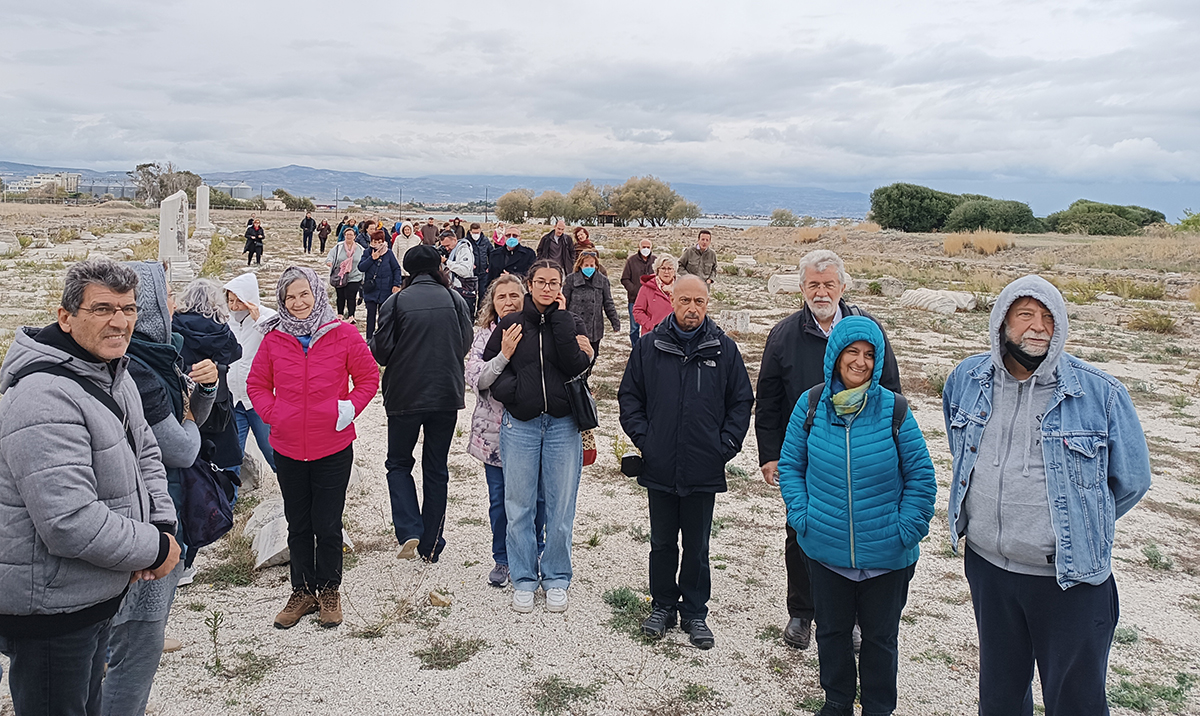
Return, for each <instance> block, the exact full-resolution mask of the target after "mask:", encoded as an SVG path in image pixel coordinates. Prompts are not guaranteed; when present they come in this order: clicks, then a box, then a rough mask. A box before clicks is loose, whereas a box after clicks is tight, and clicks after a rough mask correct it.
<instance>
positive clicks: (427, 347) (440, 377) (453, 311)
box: [371, 274, 474, 415]
mask: <svg viewBox="0 0 1200 716" xmlns="http://www.w3.org/2000/svg"><path fill="white" fill-rule="evenodd" d="M471 312H472V309H471V308H468V307H467V303H466V301H464V300H463V299H462V296H459V295H458V294H457V293H455V292H454V291H451V290H450V289H448V288H446V287H445V286H443V285H442V284H440V283H438V282H437V280H436V279H434V278H433V277H432V276H430V275H428V274H420V275H418V276H417V277H416V278H414V279H413V280H412V283H411V284H409V286H408V288H406V289H404V290H403V291H401V292H400V293H394V294H392V295H391V296H390V297H389V298H388V299H387V300H386V301H384V302H383V305H382V306H381V307H380V308H379V329H378V330H376V331H375V336H374V337H373V338H371V354H372V355H374V356H375V361H376V362H377V363H379V364H380V365H383V366H387V370H386V371H384V373H383V407H384V410H386V411H387V414H388V415H406V414H409V413H425V412H442V411H451V410H461V409H462V408H463V405H464V403H463V392H464V390H465V387H466V382H465V380H464V379H463V360H464V359H465V358H466V357H467V352H468V351H469V350H471V341H472V339H473V338H474V333H473V331H472V328H471Z"/></svg>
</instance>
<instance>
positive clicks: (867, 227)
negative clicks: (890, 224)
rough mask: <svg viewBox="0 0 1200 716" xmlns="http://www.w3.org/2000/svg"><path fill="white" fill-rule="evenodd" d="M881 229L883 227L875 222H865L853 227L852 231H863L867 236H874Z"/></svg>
mask: <svg viewBox="0 0 1200 716" xmlns="http://www.w3.org/2000/svg"><path fill="white" fill-rule="evenodd" d="M881 228H882V227H881V226H880V225H879V224H876V223H875V222H874V221H864V222H862V223H859V224H855V225H854V226H851V227H850V230H851V231H861V232H863V233H865V234H874V233H876V232H878V231H879V230H880V229H881Z"/></svg>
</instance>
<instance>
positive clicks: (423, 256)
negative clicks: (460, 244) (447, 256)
mask: <svg viewBox="0 0 1200 716" xmlns="http://www.w3.org/2000/svg"><path fill="white" fill-rule="evenodd" d="M441 267H442V255H441V254H440V253H438V250H437V247H436V246H430V245H428V244H418V245H417V246H414V247H412V248H411V249H409V250H408V251H406V252H404V270H405V271H407V272H408V273H409V275H411V276H416V275H417V274H419V273H430V272H432V271H436V270H438V269H440V268H441Z"/></svg>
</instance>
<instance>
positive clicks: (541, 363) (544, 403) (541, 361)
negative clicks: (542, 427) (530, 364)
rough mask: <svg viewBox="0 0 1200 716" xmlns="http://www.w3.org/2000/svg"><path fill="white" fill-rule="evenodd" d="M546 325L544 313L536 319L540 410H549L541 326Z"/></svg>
mask: <svg viewBox="0 0 1200 716" xmlns="http://www.w3.org/2000/svg"><path fill="white" fill-rule="evenodd" d="M545 325H546V314H544V313H543V314H541V315H540V316H539V319H538V366H539V367H540V368H541V372H542V412H543V413H549V412H550V398H548V397H547V396H546V356H545V354H543V353H542V328H543V327H545Z"/></svg>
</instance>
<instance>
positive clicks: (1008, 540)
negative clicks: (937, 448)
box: [962, 276, 1067, 577]
mask: <svg viewBox="0 0 1200 716" xmlns="http://www.w3.org/2000/svg"><path fill="white" fill-rule="evenodd" d="M1026 296H1030V297H1032V298H1035V299H1037V300H1038V301H1040V302H1041V303H1042V304H1043V305H1045V306H1046V308H1048V309H1049V310H1050V313H1051V315H1053V316H1054V335H1053V337H1052V338H1051V339H1050V347H1049V349H1048V350H1047V352H1046V359H1045V360H1044V361H1042V364H1041V365H1040V366H1038V368H1037V370H1035V371H1034V373H1033V375H1032V376H1030V377H1029V378H1027V379H1026V380H1023V381H1019V380H1017V379H1016V378H1014V377H1013V376H1012V374H1011V373H1009V372H1008V369H1007V368H1006V367H1005V365H1004V354H1005V352H1006V351H1005V349H1004V338H1003V336H1002V335H1001V332H1002V328H1003V324H1004V317H1005V315H1007V313H1008V309H1009V308H1010V307H1011V306H1012V305H1013V303H1015V302H1016V301H1017V300H1018V299H1020V298H1023V297H1026ZM989 330H990V334H991V353H992V363H993V365H994V366H995V371H994V373H993V375H994V376H995V385H994V386H993V388H992V414H991V415H990V416H988V419H987V421H988V422H987V425H986V427H984V430H983V438H982V439H981V440H980V443H979V457H978V459H977V460H976V462H975V470H974V472H973V473H972V475H971V478H970V483H969V484H970V487H968V488H967V495H966V499H965V500H964V504H963V516H962V520H963V522H964V523H965V529H966V539H967V544H969V545H970V546H971V549H972V550H974V551H975V552H976V553H977V554H979V555H980V556H981V557H983V558H984V559H986V560H988V561H989V562H991V563H992V564H994V565H996V566H997V567H1000V568H1001V569H1005V570H1008V571H1010V572H1016V573H1018V574H1031V575H1036V576H1046V577H1053V576H1055V564H1054V555H1055V550H1056V546H1055V545H1056V544H1057V541H1056V539H1055V535H1054V528H1053V526H1052V523H1051V514H1050V503H1049V499H1048V497H1047V490H1046V462H1045V456H1044V453H1043V452H1042V433H1041V420H1042V415H1043V414H1045V412H1046V409H1047V408H1049V406H1050V401H1051V399H1052V398H1053V396H1054V391H1055V389H1056V386H1057V382H1058V379H1057V369H1058V360H1059V358H1060V357H1061V356H1062V354H1063V350H1064V347H1065V346H1066V343H1067V307H1066V304H1065V303H1064V302H1063V298H1062V294H1061V293H1060V292H1059V290H1058V289H1057V288H1055V287H1054V286H1053V285H1052V284H1050V283H1049V282H1047V281H1046V280H1045V279H1042V278H1040V277H1037V276H1025V277H1022V278H1019V279H1017V280H1016V281H1013V282H1012V283H1010V284H1009V285H1008V286H1007V287H1005V289H1004V290H1003V291H1001V292H1000V296H999V297H998V298H997V299H996V303H995V305H993V306H992V315H991V322H990V326H989Z"/></svg>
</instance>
